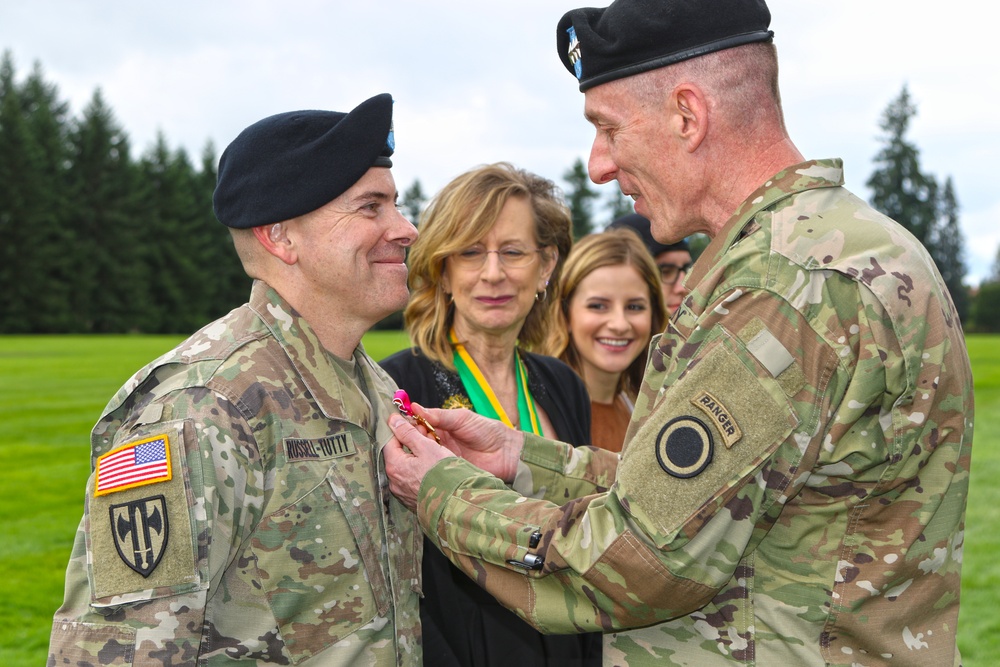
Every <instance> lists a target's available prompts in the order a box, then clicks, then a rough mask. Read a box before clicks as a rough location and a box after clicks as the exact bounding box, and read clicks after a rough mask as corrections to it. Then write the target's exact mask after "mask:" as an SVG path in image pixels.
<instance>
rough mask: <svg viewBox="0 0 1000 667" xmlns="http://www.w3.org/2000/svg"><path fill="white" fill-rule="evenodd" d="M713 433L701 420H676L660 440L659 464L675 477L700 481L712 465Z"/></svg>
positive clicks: (682, 418)
mask: <svg viewBox="0 0 1000 667" xmlns="http://www.w3.org/2000/svg"><path fill="white" fill-rule="evenodd" d="M712 446H713V443H712V431H711V430H710V429H709V428H708V426H707V425H706V424H705V422H703V421H701V420H700V419H698V418H697V417H688V416H683V417H676V418H674V419H671V420H670V421H669V422H667V425H666V426H664V427H663V428H662V429H661V430H660V434H659V435H658V436H657V438H656V460H657V461H659V462H660V467H661V468H663V469H664V470H665V471H666V472H668V473H669V474H671V475H673V476H674V477H680V478H683V479H686V478H689V477H696V476H697V475H699V474H701V472H702V471H703V470H704V469H705V468H706V467H708V464H709V463H711V462H712Z"/></svg>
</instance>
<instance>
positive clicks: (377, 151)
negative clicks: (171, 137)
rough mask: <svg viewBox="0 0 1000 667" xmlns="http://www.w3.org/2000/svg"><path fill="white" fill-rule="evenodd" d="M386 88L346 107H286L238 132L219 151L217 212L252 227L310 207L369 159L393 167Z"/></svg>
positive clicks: (338, 190) (340, 188)
mask: <svg viewBox="0 0 1000 667" xmlns="http://www.w3.org/2000/svg"><path fill="white" fill-rule="evenodd" d="M394 148H395V140H394V137H393V133H392V96H391V95H389V94H388V93H382V94H381V95H376V96H375V97H372V98H371V99H368V100H365V101H364V102H362V103H361V104H359V105H358V106H357V107H356V108H355V109H354V110H353V111H351V112H350V113H338V112H336V111H289V112H287V113H280V114H277V115H275V116H269V117H267V118H265V119H263V120H259V121H257V122H256V123H254V124H253V125H251V126H250V127H248V128H247V129H245V130H243V131H242V132H240V134H239V136H237V137H236V138H235V139H234V140H233V143H231V144H229V147H228V148H226V150H225V151H224V152H223V153H222V157H221V158H220V159H219V180H218V183H217V184H216V186H215V196H214V197H213V203H214V204H215V217H217V218H218V219H219V221H220V222H221V223H222V224H224V225H226V226H228V227H238V228H240V229H246V228H247V227H257V226H259V225H268V224H272V223H275V222H282V221H284V220H290V219H292V218H296V217H298V216H300V215H304V214H306V213H309V212H310V211H315V210H316V209H318V208H319V207H320V206H323V205H324V204H327V203H329V202H331V201H333V200H334V199H336V198H337V197H339V196H340V195H342V194H343V193H344V192H346V191H347V190H348V189H349V188H350V187H351V186H352V185H354V184H355V183H357V182H358V181H359V180H360V179H361V177H362V176H364V175H365V172H367V171H368V170H369V169H370V168H372V167H391V166H392V161H391V160H390V159H389V156H391V155H392V152H393V149H394Z"/></svg>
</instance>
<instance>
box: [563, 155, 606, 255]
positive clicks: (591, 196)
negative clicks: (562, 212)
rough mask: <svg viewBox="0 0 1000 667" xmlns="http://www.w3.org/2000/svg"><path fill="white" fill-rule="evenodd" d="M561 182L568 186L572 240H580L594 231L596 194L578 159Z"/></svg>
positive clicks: (584, 167) (583, 166) (584, 166)
mask: <svg viewBox="0 0 1000 667" xmlns="http://www.w3.org/2000/svg"><path fill="white" fill-rule="evenodd" d="M563 180H564V181H566V183H567V184H568V185H569V190H568V191H567V194H566V202H567V204H568V205H569V210H570V214H571V215H572V216H573V238H574V239H581V238H583V237H584V236H586V235H587V234H589V233H590V232H591V231H593V229H594V213H593V208H594V201H595V200H596V199H597V198H598V193H597V191H596V190H594V188H593V187H591V184H590V176H589V175H588V173H587V167H586V165H584V164H583V160H581V159H580V158H577V159H576V162H574V163H573V166H572V167H571V168H570V169H569V170H568V171H567V172H566V173H565V174H563Z"/></svg>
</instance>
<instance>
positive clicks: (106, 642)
mask: <svg viewBox="0 0 1000 667" xmlns="http://www.w3.org/2000/svg"><path fill="white" fill-rule="evenodd" d="M351 366H352V364H351V363H349V362H343V361H338V360H337V359H336V358H335V357H333V356H332V355H330V354H329V353H327V352H326V351H325V350H324V349H323V348H322V347H321V345H320V343H319V341H318V340H317V338H316V336H315V334H314V333H313V331H312V330H311V329H310V328H309V326H308V324H307V323H306V322H305V321H304V320H302V319H301V318H300V317H299V316H298V315H297V313H296V312H295V311H294V310H292V308H291V307H290V306H289V305H288V304H287V303H286V302H285V301H283V300H282V298H281V297H280V296H279V295H278V294H277V293H276V292H275V291H274V290H273V289H271V288H270V287H268V286H267V285H266V284H264V283H262V282H256V283H255V284H254V286H253V290H252V293H251V298H250V302H249V303H248V304H246V305H244V306H242V307H240V308H238V309H236V310H234V311H233V312H231V313H230V314H229V315H227V316H226V317H224V318H222V319H220V320H218V321H216V322H213V323H212V324H209V325H208V326H206V327H205V328H203V329H202V330H201V331H199V332H197V333H196V334H194V335H193V336H191V337H190V338H189V339H188V340H187V341H185V342H184V343H182V344H181V345H180V346H178V347H177V348H175V349H174V350H172V351H171V352H168V353H167V354H166V355H164V356H162V357H161V358H159V359H157V360H156V361H154V362H152V363H151V364H149V365H148V366H146V367H145V368H143V369H142V370H140V371H139V372H138V373H137V374H136V375H135V376H134V377H133V378H132V379H131V380H129V381H128V383H127V384H126V385H125V386H124V387H123V388H122V389H121V390H120V391H119V392H118V394H117V395H116V396H115V397H114V398H113V399H112V401H111V402H110V404H109V405H108V407H107V408H106V410H105V412H104V415H103V416H102V417H101V419H100V421H99V422H98V424H97V426H96V427H95V428H94V431H93V433H92V448H93V454H92V455H93V463H94V465H96V466H97V471H96V472H95V473H94V474H93V475H91V478H90V480H89V482H88V486H87V500H86V507H85V510H84V516H83V521H82V522H81V524H80V529H79V532H78V534H77V538H76V543H75V545H74V548H73V554H72V557H71V560H70V563H69V567H68V569H67V575H66V597H65V602H64V604H63V606H62V608H61V609H59V611H58V612H57V613H56V615H55V620H54V623H53V629H52V637H51V642H50V655H49V660H48V664H49V665H64V664H65V665H82V664H91V665H98V664H100V665H131V664H135V665H182V664H183V665H189V664H196V663H197V664H199V665H221V664H225V665H230V664H247V665H257V664H265V663H267V664H286V665H287V664H295V665H351V666H355V665H408V666H409V665H420V664H421V646H420V617H419V613H418V600H419V595H420V582H419V577H420V554H421V549H422V536H421V534H420V530H419V527H418V525H417V523H416V519H415V517H414V516H413V514H412V513H410V512H409V511H407V510H406V508H405V507H403V506H402V505H401V504H400V503H399V502H398V501H397V500H396V499H395V498H394V497H393V496H392V494H391V493H390V492H389V490H388V486H387V480H386V477H385V472H384V466H383V462H382V460H381V455H380V452H381V447H382V445H384V443H385V442H387V441H388V439H389V438H390V437H391V436H392V433H391V431H389V429H388V426H387V425H386V420H387V418H388V415H389V411H390V410H392V409H394V408H392V405H391V397H392V393H393V391H394V390H395V388H396V386H395V383H394V382H393V381H392V380H391V379H390V378H389V377H388V375H386V374H385V373H384V372H383V371H382V370H381V369H380V368H378V366H376V365H375V364H374V362H373V361H372V360H371V359H370V358H369V357H368V356H367V355H366V354H365V352H364V349H363V348H362V347H360V346H359V347H358V348H357V349H356V350H355V353H354V361H353V369H352V368H351ZM135 443H140V447H141V446H143V445H146V446H153V447H154V448H155V447H161V449H159V450H158V451H159V452H160V454H165V455H166V459H167V463H166V467H167V468H168V469H169V471H168V475H167V477H168V479H162V477H163V475H162V474H160V473H157V475H159V477H161V478H160V479H157V478H154V480H153V481H151V482H150V481H145V482H142V481H140V482H139V483H138V484H136V483H134V482H127V483H124V484H122V483H120V482H118V481H116V478H114V477H112V476H111V472H113V469H112V468H111V467H109V461H112V456H117V455H118V454H119V452H121V451H127V450H129V448H130V447H131V446H132V445H133V444H135ZM137 451H138V450H137ZM109 452H110V453H111V455H112V456H106V455H107V454H108V453H109ZM160 454H156V453H154V454H153V455H152V458H154V459H155V458H157V456H159V455H160ZM139 460H140V457H139V455H138V454H137V455H136V458H135V459H134V461H135V462H136V470H134V471H133V472H135V473H136V474H140V476H141V470H140V468H141V467H142V466H144V465H148V464H147V463H145V462H143V463H141V464H139V463H138V462H139ZM143 461H145V459H143ZM125 465H126V466H131V465H133V459H132V458H129V459H128V460H127V462H126V464H125ZM116 485H117V486H116ZM107 487H110V488H111V490H110V491H107V490H104V491H102V490H101V489H105V488H107Z"/></svg>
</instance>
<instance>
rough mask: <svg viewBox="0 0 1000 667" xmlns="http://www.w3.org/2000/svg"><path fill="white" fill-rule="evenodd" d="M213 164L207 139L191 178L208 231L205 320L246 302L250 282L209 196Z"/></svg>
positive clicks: (212, 150)
mask: <svg viewBox="0 0 1000 667" xmlns="http://www.w3.org/2000/svg"><path fill="white" fill-rule="evenodd" d="M217 163H218V159H217V158H216V154H215V146H214V144H213V143H212V142H211V141H209V142H208V143H206V144H205V148H204V149H203V150H202V154H201V168H200V170H199V172H198V173H197V175H196V177H195V180H196V181H197V186H196V189H195V192H196V198H197V200H198V204H197V205H198V210H199V212H200V215H201V216H202V218H203V219H204V222H203V223H202V224H204V226H205V229H207V230H209V238H208V239H207V241H206V242H207V247H206V250H207V262H208V265H207V266H208V268H209V271H210V272H211V277H210V281H211V285H212V286H213V290H212V298H211V303H210V304H209V313H208V315H209V319H216V318H218V317H221V316H222V315H225V314H226V313H228V312H229V311H230V310H232V309H233V308H236V307H237V306H239V305H240V304H242V303H244V302H246V300H247V299H248V298H249V296H250V285H251V282H252V281H251V279H250V278H249V277H248V276H247V274H246V272H245V271H244V270H243V265H242V264H241V263H240V259H239V256H237V254H236V249H235V248H234V247H233V239H232V236H231V235H230V234H229V228H228V227H226V226H225V225H223V224H222V223H221V222H219V220H218V218H216V217H215V209H214V208H213V205H212V195H213V194H214V193H215V183H216V180H217V179H218V173H217V169H216V165H217Z"/></svg>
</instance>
